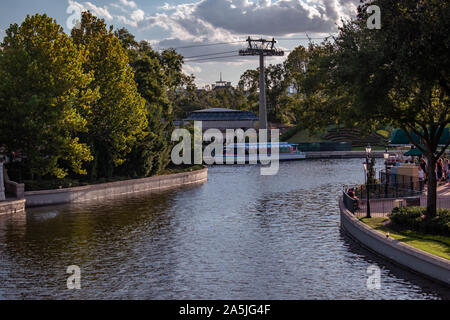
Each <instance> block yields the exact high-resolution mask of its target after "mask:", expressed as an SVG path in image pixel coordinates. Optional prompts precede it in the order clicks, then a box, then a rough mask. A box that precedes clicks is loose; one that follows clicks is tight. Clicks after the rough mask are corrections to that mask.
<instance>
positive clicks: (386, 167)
mask: <svg viewBox="0 0 450 320" xmlns="http://www.w3.org/2000/svg"><path fill="white" fill-rule="evenodd" d="M388 159H389V152H388V149H387V147H386V151H385V152H384V167H385V176H384V179H385V180H386V187H385V189H384V195H385V198H387V197H388V188H389V180H388Z"/></svg>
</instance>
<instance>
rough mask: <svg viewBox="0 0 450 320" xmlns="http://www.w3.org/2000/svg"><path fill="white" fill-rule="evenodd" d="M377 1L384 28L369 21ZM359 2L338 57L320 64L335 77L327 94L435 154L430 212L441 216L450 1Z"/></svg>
mask: <svg viewBox="0 0 450 320" xmlns="http://www.w3.org/2000/svg"><path fill="white" fill-rule="evenodd" d="M369 5H378V6H379V7H380V8H381V13H382V26H381V29H378V30H377V29H369V28H368V27H367V21H368V19H369V14H368V12H367V8H368V6H369ZM358 10H359V13H358V16H357V18H356V19H354V20H352V21H349V22H346V23H344V25H343V26H342V27H341V28H340V33H339V35H338V37H337V38H336V39H335V43H334V46H333V53H332V55H331V57H332V58H331V59H329V60H328V66H327V67H326V68H322V69H320V70H322V71H321V72H320V74H325V75H327V77H326V78H327V79H328V80H327V81H326V82H325V83H326V87H327V91H326V95H325V98H329V99H327V100H328V101H333V100H334V109H332V110H333V112H335V113H336V114H338V115H339V117H341V118H344V119H346V120H347V121H348V120H349V119H350V120H352V121H354V122H355V123H357V124H359V125H361V126H365V127H368V128H374V127H375V126H377V125H378V124H380V123H390V124H392V125H393V126H395V127H398V128H402V129H404V130H405V132H407V134H408V135H409V138H410V141H411V143H412V144H414V145H415V146H416V147H417V148H418V149H420V150H421V151H422V152H423V154H424V156H425V157H426V158H427V160H428V172H427V173H428V202H427V203H428V208H427V217H429V218H430V217H433V216H435V214H436V188H437V183H436V176H435V173H434V171H435V167H436V161H437V159H438V158H439V157H440V156H441V155H442V154H443V153H444V152H445V149H446V148H447V147H448V145H449V143H450V141H448V142H447V143H446V145H444V146H443V147H442V148H440V147H439V141H440V139H441V136H442V133H443V131H444V129H445V127H446V126H448V125H449V123H450V105H449V97H450V90H449V79H450V75H449V72H450V58H449V55H448V52H450V36H449V33H448V30H450V3H449V2H448V1H440V0H427V1H413V0H399V1H390V0H377V1H363V3H362V5H361V6H360V7H359V9H358ZM324 70H325V71H326V70H328V71H327V72H325V71H324ZM339 97H340V99H337V98H339ZM327 105H330V103H328V104H327ZM411 133H414V134H416V135H417V136H418V137H419V140H420V141H416V140H414V139H413V137H412V135H411Z"/></svg>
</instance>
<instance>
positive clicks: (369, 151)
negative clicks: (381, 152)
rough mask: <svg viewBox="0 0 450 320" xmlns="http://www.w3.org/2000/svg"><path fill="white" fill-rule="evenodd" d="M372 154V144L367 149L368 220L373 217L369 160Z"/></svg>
mask: <svg viewBox="0 0 450 320" xmlns="http://www.w3.org/2000/svg"><path fill="white" fill-rule="evenodd" d="M371 153H372V147H371V146H370V144H368V145H367V147H366V165H365V169H366V172H367V180H366V181H367V182H366V194H367V214H366V218H368V219H370V218H371V215H370V189H369V188H370V174H371V171H372V168H371V167H370V165H369V158H370V154H371Z"/></svg>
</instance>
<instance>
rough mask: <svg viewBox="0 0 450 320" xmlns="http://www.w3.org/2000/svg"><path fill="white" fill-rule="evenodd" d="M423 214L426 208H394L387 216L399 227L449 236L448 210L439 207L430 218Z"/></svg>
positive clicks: (449, 211)
mask: <svg viewBox="0 0 450 320" xmlns="http://www.w3.org/2000/svg"><path fill="white" fill-rule="evenodd" d="M425 214H426V208H422V207H407V208H394V210H392V213H391V214H390V216H389V217H390V219H391V221H392V223H393V224H394V225H395V226H397V227H400V228H407V229H412V230H415V231H421V232H425V233H429V234H441V235H445V236H450V210H448V209H439V210H437V214H436V216H435V217H433V218H431V219H426V217H425Z"/></svg>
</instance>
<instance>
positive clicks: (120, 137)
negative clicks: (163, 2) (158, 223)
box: [71, 12, 148, 180]
mask: <svg viewBox="0 0 450 320" xmlns="http://www.w3.org/2000/svg"><path fill="white" fill-rule="evenodd" d="M71 37H72V39H73V41H74V43H75V44H76V45H77V46H78V47H79V48H80V50H84V52H85V53H86V55H87V61H86V62H85V63H84V65H83V66H84V69H85V71H86V72H92V73H93V74H94V78H95V79H94V81H93V82H92V83H91V84H90V88H91V89H92V90H97V89H98V90H99V94H100V98H99V99H98V101H96V102H95V103H94V104H93V106H92V108H91V109H89V110H87V111H86V112H85V113H84V116H85V117H86V119H87V128H88V130H89V134H88V135H85V136H84V140H85V141H86V142H87V143H89V145H90V146H91V148H92V150H93V152H94V155H95V159H94V163H93V164H92V166H91V167H90V176H91V178H92V179H94V180H95V179H96V178H97V177H110V176H112V175H113V172H114V167H117V166H119V165H122V164H123V163H124V162H125V161H126V159H127V155H128V154H129V153H130V152H131V151H132V150H133V147H134V145H135V144H136V142H137V141H138V140H139V139H143V138H144V137H145V135H146V132H145V129H146V128H147V125H148V119H147V109H146V107H145V100H144V99H143V98H142V97H141V96H140V94H139V92H138V89H137V85H136V83H135V81H134V72H133V70H132V69H131V68H130V65H129V62H130V61H129V58H128V54H127V51H126V50H125V49H124V48H123V47H122V44H121V42H120V40H119V39H118V38H117V37H116V36H115V35H114V33H113V32H112V28H110V29H109V30H107V28H106V25H105V23H104V20H102V19H98V18H96V17H95V16H93V15H92V14H91V13H90V12H83V14H82V19H81V25H80V28H74V29H73V30H72V34H71Z"/></svg>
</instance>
